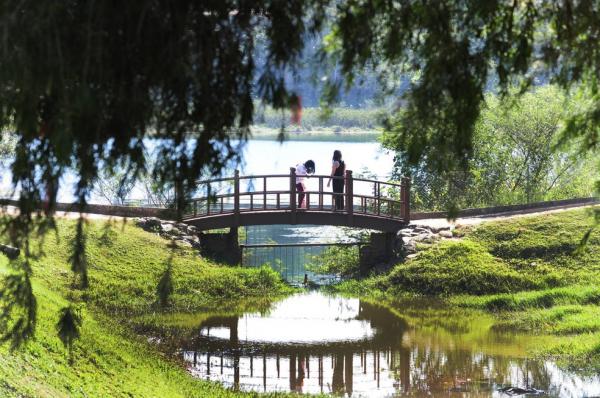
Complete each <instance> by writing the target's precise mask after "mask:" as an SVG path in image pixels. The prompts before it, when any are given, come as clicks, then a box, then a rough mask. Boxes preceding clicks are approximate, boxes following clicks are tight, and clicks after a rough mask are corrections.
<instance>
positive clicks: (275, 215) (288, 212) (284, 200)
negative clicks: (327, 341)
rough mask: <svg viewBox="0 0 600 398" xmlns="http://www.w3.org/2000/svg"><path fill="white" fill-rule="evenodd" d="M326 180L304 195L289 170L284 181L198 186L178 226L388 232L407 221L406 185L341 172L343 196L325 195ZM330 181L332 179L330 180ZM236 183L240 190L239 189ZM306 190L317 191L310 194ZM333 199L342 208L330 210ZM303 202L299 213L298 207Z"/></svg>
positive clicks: (236, 180) (251, 179) (247, 179)
mask: <svg viewBox="0 0 600 398" xmlns="http://www.w3.org/2000/svg"><path fill="white" fill-rule="evenodd" d="M329 178H330V177H329V176H312V177H310V178H308V179H307V180H306V181H305V183H306V185H307V188H308V189H307V191H306V192H304V193H303V196H304V198H302V193H300V192H298V191H297V189H296V183H295V182H296V175H295V173H294V169H291V170H290V174H286V175H260V176H239V173H238V172H237V171H236V174H235V176H234V177H231V178H220V179H213V180H207V181H200V182H199V196H198V197H197V198H193V199H192V200H190V201H189V203H188V206H187V208H186V214H185V216H184V222H186V223H188V224H191V225H194V226H196V227H197V228H199V229H201V230H207V229H217V228H227V227H237V226H247V225H272V224H312V225H334V226H347V227H358V228H368V229H374V230H380V231H386V232H394V231H397V230H398V229H400V228H402V227H403V226H404V225H406V224H407V223H408V222H409V221H410V208H409V189H410V182H409V180H408V179H406V178H405V179H403V180H402V183H401V184H397V183H392V182H383V181H377V180H369V179H362V178H353V177H352V171H350V170H347V171H346V175H345V176H344V177H337V178H339V179H343V180H344V185H345V191H344V192H343V193H334V192H332V191H329V190H325V189H324V186H325V184H326V183H325V181H328V180H329ZM334 178H335V177H334ZM240 182H244V183H246V185H247V186H246V188H245V189H241V188H240V185H241V184H240ZM311 185H318V187H317V188H316V189H311ZM335 198H340V199H342V201H343V202H344V203H343V208H341V209H336V208H335V205H334V202H335ZM301 200H303V208H300V206H299V204H300V201H301Z"/></svg>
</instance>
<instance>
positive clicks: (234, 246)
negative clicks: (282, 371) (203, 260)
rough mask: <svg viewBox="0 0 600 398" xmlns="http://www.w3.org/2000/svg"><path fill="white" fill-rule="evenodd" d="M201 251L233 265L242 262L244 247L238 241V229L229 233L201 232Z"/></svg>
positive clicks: (233, 229) (212, 257)
mask: <svg viewBox="0 0 600 398" xmlns="http://www.w3.org/2000/svg"><path fill="white" fill-rule="evenodd" d="M200 252H201V253H202V255H203V256H205V257H207V258H210V259H213V260H215V261H219V262H223V263H226V264H231V265H240V264H241V263H242V249H241V248H240V245H239V242H238V229H237V228H230V229H229V232H227V233H200Z"/></svg>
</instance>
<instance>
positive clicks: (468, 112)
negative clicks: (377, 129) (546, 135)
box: [331, 0, 600, 170]
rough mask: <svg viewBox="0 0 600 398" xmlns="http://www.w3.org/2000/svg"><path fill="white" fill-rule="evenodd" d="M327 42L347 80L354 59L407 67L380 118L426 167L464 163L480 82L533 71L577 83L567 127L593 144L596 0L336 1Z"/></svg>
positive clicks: (390, 68) (598, 73) (526, 79)
mask: <svg viewBox="0 0 600 398" xmlns="http://www.w3.org/2000/svg"><path fill="white" fill-rule="evenodd" d="M337 9H338V16H337V21H336V22H335V24H334V31H333V34H332V40H331V41H332V42H333V44H332V45H331V48H332V49H333V51H334V52H335V54H336V55H337V57H338V58H339V60H340V62H341V63H342V65H343V70H344V72H345V75H346V77H347V79H349V81H350V82H351V81H352V77H353V75H354V73H355V72H356V71H357V70H360V69H361V68H364V67H376V68H381V69H382V70H383V71H384V73H383V77H386V76H387V75H390V74H391V75H398V74H402V73H409V74H413V75H414V77H415V78H414V81H413V84H412V86H411V88H410V89H409V91H408V92H407V95H406V98H405V99H406V101H405V102H404V103H405V104H406V105H405V106H404V107H403V108H402V109H400V110H399V111H398V113H397V114H396V115H395V117H394V118H392V120H390V124H389V126H388V130H390V131H391V132H392V133H394V135H395V137H396V138H395V140H396V142H395V146H396V148H398V149H399V150H401V151H403V152H405V153H407V155H408V159H409V160H410V161H411V162H412V163H416V162H418V161H419V159H420V158H421V157H422V156H423V155H428V156H427V157H428V159H431V163H432V164H431V166H432V167H433V168H434V169H438V170H444V169H447V168H448V167H449V165H451V164H454V163H457V162H458V163H463V164H465V163H466V160H467V159H468V158H469V157H470V156H471V155H472V150H473V146H472V137H473V126H474V124H475V121H476V120H477V118H478V116H479V113H480V109H481V107H482V105H483V101H484V92H485V91H486V89H490V88H491V89H493V90H499V91H500V92H502V93H506V92H507V91H508V90H509V89H510V88H511V86H513V85H515V84H518V85H521V86H522V88H523V89H525V88H527V87H528V86H529V85H530V84H531V83H532V82H533V80H534V78H535V77H538V78H542V80H544V81H552V82H556V83H557V84H559V85H560V86H561V87H563V88H565V89H568V88H571V87H572V86H574V85H576V86H578V85H579V84H580V83H584V86H586V87H587V88H589V89H590V92H591V93H592V95H593V98H594V104H595V106H594V107H592V108H591V109H589V112H587V113H582V114H580V115H579V117H576V118H574V119H573V122H572V124H571V125H570V127H571V128H570V129H569V130H568V132H570V134H573V135H577V134H588V135H589V140H588V142H589V144H590V146H594V147H595V145H596V142H597V134H598V126H599V124H600V112H598V110H599V109H600V97H599V95H598V93H597V92H598V79H599V78H600V47H599V46H598V41H599V39H600V3H598V2H597V1H594V0H579V1H578V0H575V1H571V0H554V1H550V0H546V1H544V0H542V1H534V0H495V1H494V0H491V1H480V0H426V1H410V0H406V1H403V0H400V1H385V0H382V1H357V0H348V1H341V2H339V3H338V6H337Z"/></svg>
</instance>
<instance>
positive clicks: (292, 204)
mask: <svg viewBox="0 0 600 398" xmlns="http://www.w3.org/2000/svg"><path fill="white" fill-rule="evenodd" d="M290 210H291V212H292V213H291V223H292V224H296V168H295V167H290Z"/></svg>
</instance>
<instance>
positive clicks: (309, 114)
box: [254, 107, 387, 131]
mask: <svg viewBox="0 0 600 398" xmlns="http://www.w3.org/2000/svg"><path fill="white" fill-rule="evenodd" d="M386 114H387V111H386V109H384V108H343V107H337V108H332V109H331V112H329V113H327V114H325V113H324V112H323V111H322V110H321V109H320V108H304V109H302V121H301V128H302V129H305V130H318V129H322V128H331V129H333V130H334V131H336V130H341V129H348V128H358V129H362V130H374V129H376V128H379V127H382V126H383V120H384V118H385V116H386ZM254 120H255V124H256V125H258V126H262V127H269V128H275V129H277V128H281V127H282V126H283V127H286V126H289V125H290V124H291V123H290V120H291V114H290V112H289V110H285V111H283V112H282V111H276V110H274V109H271V108H264V109H263V108H261V107H258V108H257V112H256V114H255V117H254Z"/></svg>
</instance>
